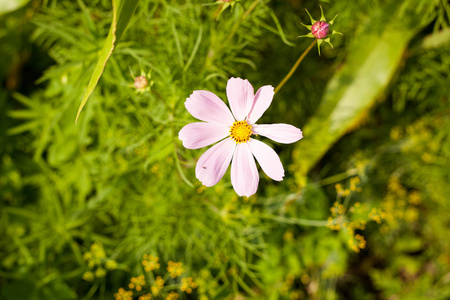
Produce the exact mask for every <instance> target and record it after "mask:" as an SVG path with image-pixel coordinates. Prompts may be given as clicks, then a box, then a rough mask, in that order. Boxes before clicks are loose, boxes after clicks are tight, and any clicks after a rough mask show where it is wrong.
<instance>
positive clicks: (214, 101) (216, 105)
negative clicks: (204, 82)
mask: <svg viewBox="0 0 450 300" xmlns="http://www.w3.org/2000/svg"><path fill="white" fill-rule="evenodd" d="M184 106H186V109H187V110H188V111H189V112H190V113H191V115H192V116H193V117H194V118H197V119H199V120H202V121H205V122H210V123H217V124H227V125H228V126H231V125H232V124H233V122H234V118H233V115H232V114H231V112H230V110H229V109H228V107H227V105H226V104H225V102H223V101H222V100H220V98H219V97H217V96H216V95H215V94H214V93H211V92H208V91H194V92H193V93H192V94H191V95H190V96H189V98H187V99H186V102H184Z"/></svg>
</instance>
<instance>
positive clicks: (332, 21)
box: [328, 14, 339, 25]
mask: <svg viewBox="0 0 450 300" xmlns="http://www.w3.org/2000/svg"><path fill="white" fill-rule="evenodd" d="M337 16H339V14H337V15H335V16H334V18H333V19H332V20H331V21H330V22H328V24H330V25H333V23H334V20H335V19H336V18H337Z"/></svg>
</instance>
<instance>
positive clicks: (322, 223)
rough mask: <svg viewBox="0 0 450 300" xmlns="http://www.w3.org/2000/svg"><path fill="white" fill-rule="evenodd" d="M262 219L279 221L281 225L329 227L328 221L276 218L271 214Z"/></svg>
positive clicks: (261, 216)
mask: <svg viewBox="0 0 450 300" xmlns="http://www.w3.org/2000/svg"><path fill="white" fill-rule="evenodd" d="M258 217H260V218H261V219H269V220H273V221H277V222H279V223H286V224H297V225H304V226H316V227H324V226H327V224H328V220H306V219H294V218H286V217H282V216H274V215H269V214H263V215H259V216H258Z"/></svg>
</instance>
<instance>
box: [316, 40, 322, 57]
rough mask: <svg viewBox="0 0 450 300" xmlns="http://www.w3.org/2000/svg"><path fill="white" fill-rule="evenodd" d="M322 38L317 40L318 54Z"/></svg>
mask: <svg viewBox="0 0 450 300" xmlns="http://www.w3.org/2000/svg"><path fill="white" fill-rule="evenodd" d="M322 42H323V40H317V49H319V55H320V45H322Z"/></svg>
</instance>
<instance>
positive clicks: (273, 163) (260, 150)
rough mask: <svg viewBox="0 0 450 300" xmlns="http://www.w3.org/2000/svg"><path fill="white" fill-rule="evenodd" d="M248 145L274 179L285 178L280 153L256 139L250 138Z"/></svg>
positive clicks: (262, 167)
mask: <svg viewBox="0 0 450 300" xmlns="http://www.w3.org/2000/svg"><path fill="white" fill-rule="evenodd" d="M248 145H249V146H250V150H251V151H252V153H253V155H254V156H255V158H256V160H257V161H258V163H259V165H260V166H261V169H263V171H264V173H266V174H267V176H269V177H270V178H272V179H273V180H276V181H281V180H283V177H284V169H283V165H282V164H281V160H280V158H279V157H278V154H277V153H276V152H275V151H274V150H273V149H272V148H270V147H269V146H267V145H266V144H264V143H263V142H260V141H258V140H255V139H250V141H248Z"/></svg>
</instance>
